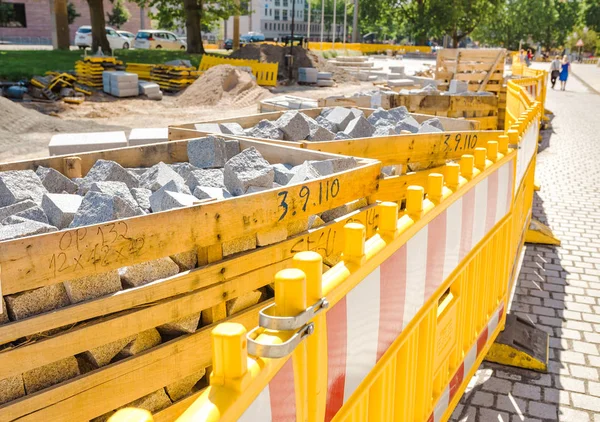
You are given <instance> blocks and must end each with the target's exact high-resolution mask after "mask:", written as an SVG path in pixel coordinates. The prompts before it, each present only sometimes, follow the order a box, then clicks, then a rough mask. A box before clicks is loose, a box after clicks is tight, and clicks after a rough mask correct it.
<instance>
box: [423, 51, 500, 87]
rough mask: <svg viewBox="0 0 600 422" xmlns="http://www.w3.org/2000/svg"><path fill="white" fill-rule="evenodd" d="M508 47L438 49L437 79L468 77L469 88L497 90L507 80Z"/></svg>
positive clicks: (461, 78) (448, 79)
mask: <svg viewBox="0 0 600 422" xmlns="http://www.w3.org/2000/svg"><path fill="white" fill-rule="evenodd" d="M505 60H506V50H505V49H467V48H457V49H443V50H440V51H438V54H437V61H436V68H435V79H436V80H440V81H443V82H444V83H448V84H449V83H450V81H451V80H452V79H457V80H460V81H466V82H467V83H468V84H469V90H470V91H490V92H498V91H500V90H501V89H502V85H503V83H504V62H505Z"/></svg>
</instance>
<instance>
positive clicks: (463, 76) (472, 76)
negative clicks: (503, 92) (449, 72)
mask: <svg viewBox="0 0 600 422" xmlns="http://www.w3.org/2000/svg"><path fill="white" fill-rule="evenodd" d="M488 75H489V74H488V73H485V72H478V73H457V74H455V75H454V79H457V80H459V81H468V82H474V81H477V82H478V81H482V80H484V79H485V78H486V77H487V76H488ZM503 79H504V76H503V75H502V74H501V73H492V74H491V76H490V78H489V79H488V80H490V81H501V80H503Z"/></svg>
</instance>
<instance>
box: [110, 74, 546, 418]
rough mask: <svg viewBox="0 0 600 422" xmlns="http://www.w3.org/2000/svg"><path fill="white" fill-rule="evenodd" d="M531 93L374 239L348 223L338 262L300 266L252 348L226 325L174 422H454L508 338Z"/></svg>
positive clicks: (311, 257)
mask: <svg viewBox="0 0 600 422" xmlns="http://www.w3.org/2000/svg"><path fill="white" fill-rule="evenodd" d="M534 79H535V78H534ZM528 86H530V84H528V82H527V80H525V79H524V80H520V81H510V82H509V88H510V89H511V91H510V94H509V96H508V97H507V106H509V107H508V108H510V110H512V112H511V113H512V116H513V117H514V118H513V119H512V122H511V123H510V125H509V127H508V130H507V131H506V134H504V135H499V136H498V139H497V141H494V140H492V141H488V142H487V144H486V148H476V149H475V151H474V154H473V155H464V156H462V158H461V159H460V160H459V162H458V163H449V164H446V165H445V166H444V167H442V168H440V169H439V172H438V173H433V174H429V175H428V176H427V178H428V181H427V188H426V189H424V188H423V187H420V186H411V187H409V188H408V190H407V191H406V196H405V198H406V205H405V208H404V209H403V210H400V209H399V207H398V204H397V203H392V202H383V203H379V204H378V205H377V208H378V209H377V214H378V215H379V220H378V224H377V226H378V228H377V231H376V233H375V234H374V235H373V236H371V237H370V238H369V239H368V240H366V231H365V227H364V226H363V225H362V224H359V223H355V222H352V221H351V222H349V223H348V224H346V226H345V228H344V231H345V236H344V242H343V254H342V259H341V261H340V262H339V263H338V264H336V265H335V266H333V267H332V268H330V269H329V270H328V271H326V272H324V273H323V272H322V261H321V259H322V258H321V256H320V255H318V254H316V253H314V252H301V253H299V254H297V255H296V256H295V258H294V259H293V262H292V267H294V269H288V270H284V271H283V272H280V273H278V275H277V276H276V277H275V304H274V306H272V307H268V308H265V309H264V310H263V312H262V314H263V315H261V317H260V327H259V328H256V329H255V330H253V331H252V332H251V333H250V334H249V335H248V337H247V341H248V343H246V337H245V331H244V329H243V327H241V326H238V325H232V324H227V325H221V326H218V327H217V328H216V329H215V331H214V332H213V365H214V367H213V374H212V376H211V385H210V387H208V388H207V389H206V390H204V392H203V393H202V394H201V395H200V397H199V398H198V399H197V400H196V401H195V402H194V403H193V405H192V406H190V407H189V408H188V409H187V410H186V411H185V412H184V413H183V415H182V416H181V418H180V420H182V421H191V420H194V421H196V420H199V421H205V420H210V421H217V420H241V421H255V420H275V419H284V420H308V421H319V422H320V421H324V420H326V421H329V420H337V421H345V420H357V421H363V420H364V421H366V420H373V421H379V420H381V421H387V420H390V421H392V420H398V421H408V420H411V421H427V420H433V421H436V422H437V421H447V420H448V419H449V417H450V415H451V414H452V412H453V410H454V408H455V407H456V405H457V403H458V401H459V400H460V397H461V396H462V394H463V392H464V390H465V388H466V386H467V384H468V381H469V379H470V378H471V377H472V375H473V374H474V372H475V371H476V369H477V367H478V366H479V364H480V363H481V361H482V360H483V358H484V356H485V354H486V353H487V350H488V349H489V347H490V346H491V344H492V343H493V341H494V340H495V338H496V336H497V335H498V333H499V332H500V331H501V330H502V329H503V327H504V323H505V310H506V308H507V302H508V298H509V296H510V292H511V290H512V288H513V286H514V283H515V280H516V269H517V263H518V259H519V258H518V257H519V256H520V253H521V250H522V247H523V244H524V237H525V231H526V230H527V228H528V226H529V221H530V219H531V209H532V201H533V177H534V172H535V158H536V154H537V137H538V131H539V123H540V119H541V112H542V105H541V103H540V102H538V101H536V100H535V99H534V98H532V97H531V95H530V93H529V91H528ZM515 102H516V103H518V104H514V103H515ZM509 145H510V147H511V148H513V147H514V146H517V145H518V149H511V148H509ZM425 192H426V195H425ZM249 346H252V347H251V348H250V349H251V353H250V354H251V355H254V357H248V356H247V355H248V348H249ZM257 356H262V357H257ZM277 356H281V357H282V358H281V359H277V358H276V357H277ZM289 356H291V359H290V358H289ZM121 415H126V414H123V413H121V414H120V413H117V414H116V415H115V416H114V417H113V420H114V421H124V420H131V419H127V417H126V416H123V417H122V416H121Z"/></svg>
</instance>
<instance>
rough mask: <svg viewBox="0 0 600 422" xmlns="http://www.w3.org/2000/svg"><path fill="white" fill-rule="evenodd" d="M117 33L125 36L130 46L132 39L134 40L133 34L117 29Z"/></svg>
mask: <svg viewBox="0 0 600 422" xmlns="http://www.w3.org/2000/svg"><path fill="white" fill-rule="evenodd" d="M117 34H119V35H120V36H122V37H125V38H127V40H128V41H129V45H130V46H132V45H133V43H134V41H135V35H134V34H132V33H131V32H129V31H119V30H117Z"/></svg>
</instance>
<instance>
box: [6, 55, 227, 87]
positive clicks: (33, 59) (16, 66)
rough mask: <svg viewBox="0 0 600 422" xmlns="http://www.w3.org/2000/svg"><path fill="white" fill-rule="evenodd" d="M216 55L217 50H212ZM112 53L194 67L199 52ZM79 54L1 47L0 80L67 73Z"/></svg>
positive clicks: (139, 60)
mask: <svg viewBox="0 0 600 422" xmlns="http://www.w3.org/2000/svg"><path fill="white" fill-rule="evenodd" d="M210 54H216V55H220V54H219V53H213V52H211V53H210ZM115 56H116V57H117V58H119V59H120V60H123V61H124V62H125V63H128V62H130V63H156V64H158V63H164V62H168V61H170V60H177V59H184V60H189V61H191V62H192V65H193V66H196V67H198V64H199V63H200V59H201V58H202V55H201V54H188V53H186V52H185V51H180V50H163V49H161V50H116V51H115ZM82 57H83V51H75V50H73V51H59V50H3V51H0V63H2V65H1V66H0V80H6V81H19V80H22V79H30V78H31V77H32V76H35V75H43V74H44V73H46V72H47V71H49V70H54V71H60V72H68V71H72V70H73V69H74V68H75V62H76V61H77V60H80V59H81V58H82Z"/></svg>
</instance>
